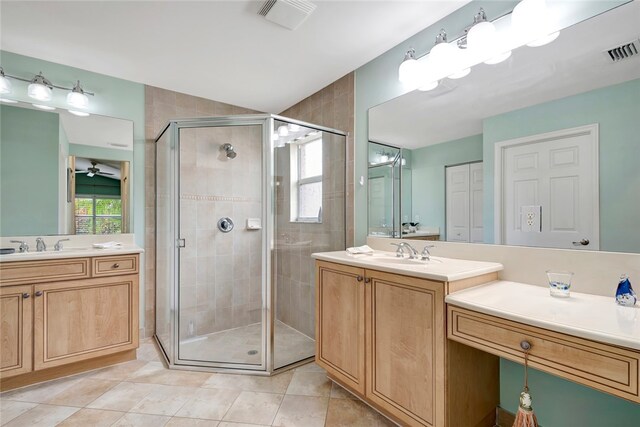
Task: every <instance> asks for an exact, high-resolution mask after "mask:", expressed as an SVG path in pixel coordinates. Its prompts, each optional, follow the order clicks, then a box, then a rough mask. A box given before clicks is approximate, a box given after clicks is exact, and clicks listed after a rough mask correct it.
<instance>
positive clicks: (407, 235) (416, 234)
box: [402, 231, 440, 238]
mask: <svg viewBox="0 0 640 427" xmlns="http://www.w3.org/2000/svg"><path fill="white" fill-rule="evenodd" d="M439 235H440V232H438V231H414V232H413V233H404V232H403V233H402V237H404V238H410V237H422V236H439Z"/></svg>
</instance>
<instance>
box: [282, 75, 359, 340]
mask: <svg viewBox="0 0 640 427" xmlns="http://www.w3.org/2000/svg"><path fill="white" fill-rule="evenodd" d="M280 114H281V115H283V116H285V117H290V118H292V119H298V120H302V121H305V122H309V123H313V124H317V125H321V126H325V127H328V128H331V129H336V130H340V131H343V132H346V133H347V138H346V153H345V151H343V150H342V148H343V147H342V144H335V143H331V144H329V145H325V147H326V148H325V152H324V153H323V154H324V155H323V164H324V168H323V169H324V171H323V173H324V176H325V178H324V180H323V186H324V188H323V208H324V209H323V211H324V212H325V213H326V215H324V218H323V224H301V223H289V221H288V219H289V218H288V204H289V195H288V194H287V192H288V189H289V185H288V181H287V180H286V177H288V176H289V174H288V161H287V159H289V155H288V153H279V154H280V157H279V158H280V159H281V164H284V165H285V168H284V169H283V170H282V171H278V172H283V176H284V177H285V179H284V181H285V182H284V183H283V184H284V185H280V186H279V187H278V189H279V190H281V189H284V191H278V193H277V203H278V204H277V209H278V212H283V211H282V210H281V209H284V210H285V215H280V216H279V217H278V221H279V222H278V229H279V236H277V237H278V238H279V239H280V241H282V242H284V244H283V245H281V247H280V248H278V250H277V253H278V255H280V256H278V257H277V267H278V268H277V273H278V276H277V277H276V279H277V288H276V292H277V306H276V309H277V311H276V315H277V318H278V320H280V321H282V322H284V323H286V324H288V325H289V326H292V327H293V328H295V329H297V330H299V331H301V332H303V333H304V334H306V335H308V336H310V337H314V336H315V268H314V265H315V263H314V260H313V259H312V258H311V256H310V255H311V254H312V253H313V252H324V251H332V250H341V249H344V242H345V240H344V236H345V226H346V245H347V246H353V236H354V235H353V191H354V187H353V186H354V172H353V157H354V156H353V154H354V153H353V150H354V145H353V144H354V142H353V141H354V138H353V133H354V73H349V74H347V75H346V76H344V77H342V78H341V79H339V80H337V81H335V82H334V83H332V84H330V85H329V86H327V87H325V88H324V89H322V90H320V91H319V92H316V93H315V94H313V95H311V96H310V97H308V98H306V99H304V100H302V101H301V102H299V103H298V104H296V105H294V106H293V107H290V108H289V109H287V110H285V111H283V112H282V113H280ZM325 135H327V134H325ZM333 138H335V137H333ZM285 148H287V147H285ZM285 148H282V149H279V150H285ZM287 149H288V148H287ZM345 154H346V161H345V158H344V156H345ZM345 162H346V175H345V172H344V170H343V169H342V168H343V165H345ZM345 180H346V187H345V185H344V184H345ZM345 191H346V198H345ZM345 202H346V205H345ZM345 217H346V223H345ZM285 219H286V221H285ZM287 242H288V243H289V244H288V245H287ZM307 242H308V244H306V243H307ZM296 243H297V244H298V245H299V246H298V247H296V246H295V245H296Z"/></svg>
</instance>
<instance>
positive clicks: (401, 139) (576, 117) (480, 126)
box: [369, 2, 640, 252]
mask: <svg viewBox="0 0 640 427" xmlns="http://www.w3.org/2000/svg"><path fill="white" fill-rule="evenodd" d="M638 22H640V3H639V2H630V3H627V4H625V5H622V6H620V7H617V8H615V9H612V10H610V11H608V12H606V13H604V14H601V15H598V16H595V17H593V18H591V19H588V20H586V21H583V22H581V23H579V24H576V25H574V26H572V27H569V28H566V29H564V30H563V31H562V32H561V33H560V36H559V38H558V39H557V40H555V41H554V42H553V43H551V44H548V45H545V46H542V47H536V48H531V47H522V48H519V49H516V50H514V51H513V54H512V56H511V58H509V59H508V60H507V61H506V62H503V63H501V64H498V65H485V64H480V65H478V66H475V67H474V68H473V69H472V72H471V74H470V75H469V76H467V77H465V78H463V79H459V80H450V79H444V80H441V81H440V84H439V86H438V87H437V88H436V89H434V90H432V91H427V92H421V91H413V92H410V93H407V94H405V95H403V96H400V97H398V98H395V99H393V100H391V101H389V102H386V103H384V104H381V105H378V106H376V107H374V108H371V109H370V110H369V140H370V141H372V142H370V150H374V151H375V150H376V148H375V147H378V146H379V145H380V144H381V143H382V144H385V145H387V146H391V147H395V148H394V149H396V150H400V149H401V150H402V151H403V152H406V153H407V156H408V157H409V156H410V157H411V166H410V171H411V173H410V180H411V182H410V183H406V184H403V183H402V182H401V183H399V184H398V185H396V188H401V191H400V193H399V194H396V193H394V192H393V191H391V190H392V187H389V188H390V190H389V191H388V192H386V193H384V199H385V201H384V203H388V204H391V205H394V204H395V205H397V209H398V210H399V211H400V213H399V215H400V216H401V217H402V218H403V222H405V223H406V222H413V223H419V225H418V227H417V230H418V232H420V231H427V230H428V231H431V232H432V233H431V234H432V235H436V232H437V236H438V237H437V239H438V240H446V241H460V242H479V243H480V242H481V243H496V244H510V245H524V246H537V247H555V248H572V249H580V250H603V251H618V252H640V168H638V166H637V162H638V159H640V120H638V118H639V117H640V116H639V114H640V41H639V40H638V31H637V23H638ZM630 43H633V46H631V45H630ZM616 48H617V50H615V49H616ZM612 49H613V51H611V53H610V52H609V51H610V50H612ZM621 52H623V53H624V52H626V55H625V56H627V57H625V58H623V57H622V56H620V53H621ZM373 141H375V142H373ZM402 177H403V175H400V180H402ZM409 187H410V188H409ZM371 191H372V190H371V189H370V192H371ZM407 191H409V192H410V194H411V197H410V198H405V197H402V196H401V194H402V193H406V192H407ZM370 196H371V193H370ZM380 197H382V196H380ZM384 203H383V202H381V201H380V200H376V199H375V198H374V197H370V199H369V210H370V216H369V218H370V222H369V234H370V235H379V234H380V233H383V234H386V235H387V236H393V235H394V233H398V231H397V230H400V232H401V233H402V236H403V237H407V236H408V235H407V234H406V233H409V232H410V231H411V230H410V229H409V228H408V227H406V226H405V227H402V226H400V228H399V229H398V228H394V227H393V226H392V227H390V228H387V229H384V230H380V227H379V225H380V222H379V221H378V218H377V217H375V215H373V216H372V213H373V212H374V211H375V210H376V209H377V208H376V206H379V205H382V204H384ZM389 209H390V211H392V210H393V208H389ZM407 219H408V220H409V221H407ZM409 237H410V235H409ZM412 238H413V237H412Z"/></svg>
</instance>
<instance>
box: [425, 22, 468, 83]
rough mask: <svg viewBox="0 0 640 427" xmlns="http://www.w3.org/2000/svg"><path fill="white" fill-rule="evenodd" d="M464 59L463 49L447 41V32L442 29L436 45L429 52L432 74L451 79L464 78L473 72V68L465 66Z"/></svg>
mask: <svg viewBox="0 0 640 427" xmlns="http://www.w3.org/2000/svg"><path fill="white" fill-rule="evenodd" d="M464 60H465V58H464V53H463V52H462V50H461V49H458V47H457V46H453V45H451V44H449V43H447V33H446V32H445V31H444V30H441V31H440V34H438V37H437V38H436V45H435V46H434V47H433V48H432V49H431V52H429V63H430V66H431V68H432V70H433V71H432V74H435V75H438V76H441V77H449V78H450V79H459V78H462V77H464V76H466V75H468V74H469V73H470V72H471V68H469V67H465V66H464V62H465V61H464Z"/></svg>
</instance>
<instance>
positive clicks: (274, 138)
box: [272, 132, 280, 141]
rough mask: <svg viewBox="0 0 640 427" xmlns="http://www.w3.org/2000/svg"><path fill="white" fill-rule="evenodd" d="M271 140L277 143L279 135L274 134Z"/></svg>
mask: <svg viewBox="0 0 640 427" xmlns="http://www.w3.org/2000/svg"><path fill="white" fill-rule="evenodd" d="M272 138H273V140H274V141H277V140H279V139H280V135H278V132H274V133H273V136H272Z"/></svg>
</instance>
